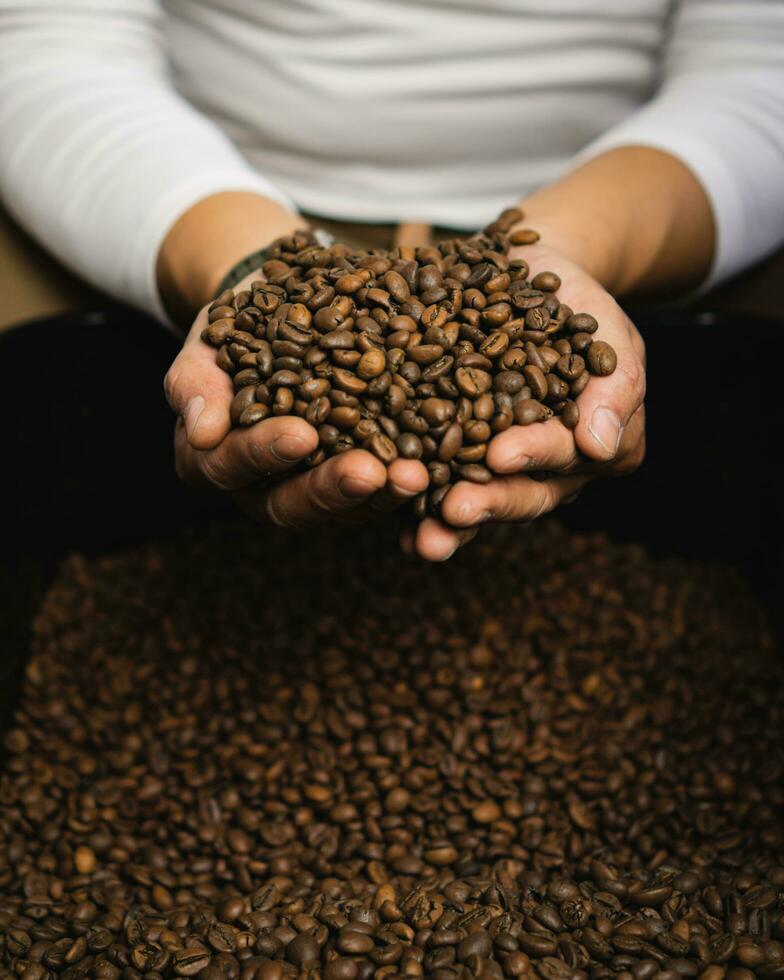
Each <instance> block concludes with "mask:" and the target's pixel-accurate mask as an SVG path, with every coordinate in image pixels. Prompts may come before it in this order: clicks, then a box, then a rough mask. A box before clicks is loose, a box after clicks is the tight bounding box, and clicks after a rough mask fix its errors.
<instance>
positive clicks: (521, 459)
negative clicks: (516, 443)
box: [509, 453, 531, 470]
mask: <svg viewBox="0 0 784 980" xmlns="http://www.w3.org/2000/svg"><path fill="white" fill-rule="evenodd" d="M530 465H531V457H530V456H529V455H528V454H527V453H520V454H519V455H518V456H513V457H512V459H510V460H509V466H510V468H513V469H516V470H524V469H526V467H528V466H530Z"/></svg>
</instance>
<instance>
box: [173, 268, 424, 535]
mask: <svg viewBox="0 0 784 980" xmlns="http://www.w3.org/2000/svg"><path fill="white" fill-rule="evenodd" d="M259 278H261V275H260V273H258V272H256V273H253V274H251V275H250V276H248V277H247V278H246V279H244V280H243V281H242V282H241V283H239V284H238V286H237V287H236V288H237V289H240V290H241V289H244V288H247V286H249V284H250V283H251V281H253V280H255V279H259ZM206 326H207V307H205V308H204V309H203V310H202V311H201V312H200V313H199V315H198V316H197V317H196V319H195V321H194V323H193V326H192V327H191V329H190V332H189V333H188V336H187V338H186V340H185V343H184V345H183V347H182V350H181V351H180V353H179V354H178V355H177V357H176V359H175V361H174V363H173V364H172V366H171V368H170V369H169V371H168V372H167V374H166V377H165V379H164V390H165V392H166V398H167V400H168V402H169V405H170V406H171V408H172V409H173V410H174V411H175V412H176V413H177V416H178V418H177V423H176V426H175V432H174V453H175V466H176V470H177V474H178V475H179V477H180V478H181V479H182V480H183V481H184V482H185V483H188V484H190V485H192V486H197V487H208V488H213V489H217V490H222V491H226V492H228V493H230V494H231V496H232V497H233V499H234V500H235V501H236V503H237V504H238V505H239V507H240V509H241V510H242V511H243V512H244V513H246V514H247V515H248V516H250V517H251V518H253V519H255V520H260V521H267V522H270V523H272V524H276V525H278V526H281V527H290V528H304V527H309V526H311V525H314V524H318V523H320V522H322V521H324V520H326V519H329V518H334V519H337V520H347V521H355V520H359V519H361V518H362V517H366V516H368V515H369V514H370V513H372V512H373V511H376V510H391V509H393V508H395V507H397V506H398V505H400V504H401V503H404V502H405V501H407V500H410V499H411V498H412V497H414V496H415V495H416V494H418V493H421V492H422V491H423V490H424V489H425V488H426V487H427V482H428V474H427V470H426V469H425V467H424V466H423V464H422V463H420V462H418V461H415V460H406V459H397V460H395V462H394V463H393V464H392V465H391V466H390V467H388V468H387V467H385V466H384V465H383V463H381V462H380V461H379V460H378V459H377V458H376V457H375V456H373V455H372V454H371V453H369V452H366V451H365V450H363V449H353V450H351V451H350V452H346V453H343V454H341V455H339V456H333V457H331V458H330V459H328V460H327V461H326V462H324V463H322V464H321V465H319V466H317V467H315V468H314V469H312V470H307V471H305V472H294V473H289V475H288V476H287V475H286V474H287V473H288V472H289V471H290V470H292V468H293V467H295V466H296V465H297V464H298V463H301V462H302V461H303V460H304V459H305V458H306V457H307V456H308V455H309V454H310V453H312V452H313V450H315V449H316V447H317V445H318V434H317V432H316V430H315V429H314V428H313V427H312V426H311V425H309V424H308V423H307V422H305V421H304V420H303V419H300V418H297V417H293V416H281V417H271V418H268V419H265V420H264V421H263V422H258V423H257V424H256V425H253V426H251V427H249V428H247V429H232V428H231V419H230V416H229V408H230V405H231V401H232V398H233V395H234V390H233V387H232V383H231V378H230V377H229V375H228V374H226V373H225V372H224V371H223V370H221V368H219V367H218V365H217V364H216V362H215V351H214V350H213V349H212V348H211V347H209V346H208V345H207V344H205V343H204V342H203V341H202V340H201V332H202V330H203V329H204V328H205V327H206Z"/></svg>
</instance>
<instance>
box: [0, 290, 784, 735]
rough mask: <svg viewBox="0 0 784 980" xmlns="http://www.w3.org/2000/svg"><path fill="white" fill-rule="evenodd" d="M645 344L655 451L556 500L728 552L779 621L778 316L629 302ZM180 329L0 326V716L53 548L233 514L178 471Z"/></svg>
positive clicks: (595, 521)
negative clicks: (617, 474)
mask: <svg viewBox="0 0 784 980" xmlns="http://www.w3.org/2000/svg"><path fill="white" fill-rule="evenodd" d="M632 314H633V316H634V318H635V320H636V322H637V324H638V326H639V327H640V330H641V332H642V334H643V336H644V337H645V339H646V342H647V345H648V360H649V367H648V381H649V395H648V400H647V403H648V457H647V460H646V462H645V463H644V465H643V467H642V468H641V469H640V471H639V472H638V473H636V474H635V475H633V476H632V477H628V478H625V479H622V480H605V481H599V482H595V483H594V484H592V485H591V486H590V487H589V488H588V489H587V490H586V491H584V492H583V494H582V495H581V497H580V499H579V501H578V502H577V503H576V504H574V505H572V506H571V507H567V508H564V509H563V510H562V511H561V517H562V519H563V520H564V521H565V522H567V523H568V524H569V525H570V526H572V527H574V528H579V529H590V530H598V529H602V530H606V531H608V532H609V533H610V534H611V535H612V536H613V537H614V538H616V539H624V540H632V539H633V540H638V541H641V542H643V543H644V544H646V545H647V546H648V548H649V549H650V550H651V551H652V552H654V553H656V554H669V553H671V554H679V555H682V556H686V557H695V558H701V559H710V560H721V561H725V562H729V563H732V564H733V565H735V566H737V567H738V568H739V569H740V570H741V572H742V573H743V575H744V576H745V577H746V578H747V579H748V581H749V582H750V583H751V585H752V587H753V589H754V591H755V592H756V594H757V595H758V596H759V598H760V600H761V601H762V602H763V603H764V604H765V605H766V606H767V608H768V609H769V611H770V614H771V618H772V620H773V621H774V624H775V626H776V628H777V629H778V630H779V631H780V630H781V626H782V622H783V621H784V617H783V616H782V608H781V607H782V600H784V591H783V590H782V586H784V549H783V548H782V541H783V540H784V535H782V510H783V508H782V499H781V497H782V490H781V485H780V479H779V477H778V476H776V474H777V473H778V472H779V466H778V457H779V455H780V451H781V447H782V437H781V423H780V414H781V409H780V407H779V405H780V403H781V394H780V390H779V389H780V384H781V383H780V381H779V377H778V374H777V373H776V370H775V368H776V365H777V363H778V350H779V348H780V346H781V343H782V338H784V322H779V321H776V320H772V319H769V320H766V319H765V318H762V317H759V316H756V317H753V318H750V317H746V318H745V319H744V318H743V317H742V316H740V315H738V314H731V315H730V314H709V313H701V314H696V313H679V312H672V311H665V312H661V311H657V312H653V311H645V310H637V311H632ZM177 346H178V344H177V341H176V340H175V338H174V337H172V336H170V335H169V334H167V333H166V332H164V331H163V330H162V329H161V328H160V326H158V325H157V324H155V323H153V322H152V321H149V320H146V319H144V318H142V317H139V315H138V314H135V313H132V312H130V311H127V310H125V309H122V308H117V309H112V310H110V311H109V312H107V313H96V314H89V315H74V316H70V317H65V318H59V319H58V320H56V321H52V320H49V321H39V322H37V323H34V324H31V325H28V326H23V327H18V328H16V329H14V330H11V331H9V332H8V333H5V334H0V381H1V382H2V383H1V384H0V401H1V402H2V409H3V416H2V418H3V425H4V440H3V442H4V451H5V459H4V465H3V471H4V474H5V479H4V481H3V482H4V484H5V488H4V489H5V492H4V494H3V498H4V504H3V507H2V521H3V526H2V531H3V533H2V554H1V555H0V589H2V601H0V617H2V619H1V621H0V626H1V627H2V635H3V638H4V641H5V642H4V644H3V646H4V650H3V654H2V659H1V660H0V727H2V724H3V719H4V718H5V717H7V714H8V711H9V709H10V707H11V706H12V704H13V702H14V699H15V697H16V695H17V692H18V682H19V678H20V672H21V665H22V663H23V660H24V657H25V654H26V650H27V644H28V635H27V631H28V625H29V621H30V616H31V614H32V612H33V611H34V610H35V608H36V607H37V605H38V602H39V600H40V597H41V595H42V592H43V590H44V589H45V588H46V585H47V583H48V581H49V580H50V578H51V576H52V574H53V572H54V569H55V567H56V563H57V561H58V559H59V558H60V557H61V556H62V555H63V554H66V553H68V552H69V551H74V550H79V551H82V552H87V553H96V552H101V551H106V550H112V549H117V548H120V547H122V546H125V545H128V544H132V543H135V542H138V541H140V540H143V539H145V538H151V537H162V536H166V535H168V534H171V533H174V532H175V531H178V530H180V529H181V528H183V527H184V526H189V525H190V526H193V525H202V524H203V523H205V522H209V521H213V520H216V519H219V518H220V517H222V516H226V515H230V514H231V509H230V507H229V506H228V505H227V504H226V503H225V502H224V501H223V500H222V499H221V498H220V497H219V496H218V495H211V494H200V493H196V492H194V491H190V490H186V489H185V488H183V487H181V486H180V485H179V483H178V481H177V479H176V477H175V474H174V471H173V465H172V451H171V434H172V425H173V419H172V416H171V413H170V411H169V409H168V407H167V406H166V403H165V401H164V398H163V390H162V379H163V375H164V374H165V372H166V369H167V368H168V366H169V364H170V363H171V361H172V359H173V357H174V356H175V354H176V350H177Z"/></svg>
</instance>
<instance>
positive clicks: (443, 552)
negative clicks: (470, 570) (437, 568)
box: [415, 517, 460, 561]
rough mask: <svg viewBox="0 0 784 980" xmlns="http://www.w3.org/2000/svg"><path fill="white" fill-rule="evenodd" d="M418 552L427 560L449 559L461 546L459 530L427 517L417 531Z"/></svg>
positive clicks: (416, 544) (416, 543)
mask: <svg viewBox="0 0 784 980" xmlns="http://www.w3.org/2000/svg"><path fill="white" fill-rule="evenodd" d="M415 546H416V552H417V554H418V555H419V557H420V558H424V559H425V561H447V560H448V559H449V558H451V557H452V555H453V554H454V553H455V552H456V551H457V549H458V548H459V547H460V538H459V537H458V534H457V531H455V530H454V529H453V528H451V527H447V526H446V525H445V524H442V523H441V521H437V520H436V519H435V518H434V517H426V518H425V519H424V520H423V521H422V523H421V524H420V525H419V527H418V528H417V531H416V540H415Z"/></svg>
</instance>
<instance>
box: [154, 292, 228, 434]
mask: <svg viewBox="0 0 784 980" xmlns="http://www.w3.org/2000/svg"><path fill="white" fill-rule="evenodd" d="M206 325H207V311H206V310H202V312H201V313H200V314H199V315H198V316H197V317H196V320H195V321H194V324H193V327H192V328H191V331H190V333H189V334H188V337H187V338H186V340H185V343H184V345H183V347H182V350H181V351H180V353H179V354H178V355H177V357H176V358H175V360H174V363H173V364H172V366H171V367H170V368H169V370H168V371H167V373H166V377H165V378H164V379H163V389H164V392H165V394H166V400H167V401H168V403H169V405H170V406H171V408H172V410H173V411H175V412H176V413H177V414H178V415H179V416H180V417H181V418H182V420H183V423H184V426H185V435H186V437H187V440H188V442H189V443H190V444H191V446H193V448H194V449H213V448H214V447H215V446H217V445H218V443H219V442H220V441H221V439H223V437H224V436H225V435H226V433H227V432H228V431H229V429H230V428H231V420H230V418H229V406H230V405H231V400H232V397H233V395H234V388H233V386H232V383H231V377H230V376H229V375H228V374H226V372H225V371H223V370H221V368H219V367H218V365H217V364H216V362H215V351H214V350H213V349H212V348H211V347H209V346H208V345H207V344H205V343H204V341H203V340H202V339H201V332H202V330H203V329H204V327H205V326H206Z"/></svg>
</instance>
